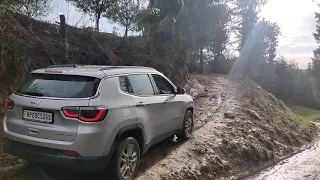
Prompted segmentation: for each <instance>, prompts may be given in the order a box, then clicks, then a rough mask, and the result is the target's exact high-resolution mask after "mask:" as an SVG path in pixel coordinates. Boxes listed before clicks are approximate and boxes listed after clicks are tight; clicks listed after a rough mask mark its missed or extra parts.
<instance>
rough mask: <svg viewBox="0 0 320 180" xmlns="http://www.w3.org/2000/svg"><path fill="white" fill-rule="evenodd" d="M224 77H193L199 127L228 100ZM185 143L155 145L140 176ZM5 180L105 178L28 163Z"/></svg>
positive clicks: (190, 90) (191, 88) (144, 160)
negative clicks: (225, 99) (225, 92)
mask: <svg viewBox="0 0 320 180" xmlns="http://www.w3.org/2000/svg"><path fill="white" fill-rule="evenodd" d="M224 81H225V78H224V77H222V76H221V77H219V76H218V77H216V78H214V79H213V80H212V76H210V77H206V76H193V77H192V78H191V79H190V82H189V83H188V85H187V87H186V89H187V91H188V93H189V94H190V95H192V96H193V97H194V99H195V104H196V109H195V113H196V114H195V130H198V129H200V128H201V127H203V126H204V125H205V124H206V123H207V122H208V119H209V118H211V117H212V116H213V115H214V113H215V112H216V110H217V109H219V107H220V106H221V104H222V103H223V101H224V97H225V95H224V91H223V90H224ZM179 146H181V143H178V142H170V141H165V142H162V143H160V144H158V145H157V146H155V147H153V148H151V149H150V150H149V152H148V153H147V154H146V155H145V156H144V157H143V158H142V160H141V163H140V170H139V175H143V174H144V172H145V171H147V170H148V169H150V168H151V167H152V166H153V165H154V164H156V163H157V162H159V161H161V160H162V159H164V158H165V157H166V156H167V155H168V154H170V153H171V152H173V151H174V150H176V149H177V148H179ZM0 179H1V180H9V179H10V180H35V179H44V180H70V179H77V180H82V179H95V180H99V179H105V176H104V175H103V174H85V173H80V172H72V171H70V170H66V169H59V168H54V167H49V166H47V167H46V166H42V167H41V168H40V167H39V166H35V165H28V166H26V167H25V168H22V169H19V170H17V171H15V172H14V173H12V172H11V173H10V174H9V175H7V176H6V177H0Z"/></svg>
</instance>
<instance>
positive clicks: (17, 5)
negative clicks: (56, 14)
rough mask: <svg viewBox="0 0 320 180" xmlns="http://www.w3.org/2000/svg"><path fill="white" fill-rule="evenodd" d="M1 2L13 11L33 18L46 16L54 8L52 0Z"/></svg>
mask: <svg viewBox="0 0 320 180" xmlns="http://www.w3.org/2000/svg"><path fill="white" fill-rule="evenodd" d="M0 4H1V5H2V6H4V7H6V8H7V9H9V10H11V11H13V12H16V13H20V14H24V15H26V16H28V17H31V18H41V17H45V16H47V15H48V14H49V13H50V12H51V10H52V8H51V0H13V1H11V0H3V1H1V3H0Z"/></svg>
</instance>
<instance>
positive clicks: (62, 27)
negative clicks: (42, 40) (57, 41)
mask: <svg viewBox="0 0 320 180" xmlns="http://www.w3.org/2000/svg"><path fill="white" fill-rule="evenodd" d="M60 35H61V38H62V40H63V43H64V45H65V59H64V60H62V61H61V62H62V64H67V62H68V38H67V25H66V17H65V16H64V15H63V14H62V15H60Z"/></svg>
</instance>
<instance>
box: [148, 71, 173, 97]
mask: <svg viewBox="0 0 320 180" xmlns="http://www.w3.org/2000/svg"><path fill="white" fill-rule="evenodd" d="M152 77H153V79H154V82H155V83H156V85H157V87H158V89H159V91H160V92H159V93H160V94H174V87H173V86H172V85H171V84H170V83H169V82H168V81H167V80H166V79H165V78H163V77H162V76H159V75H154V74H153V75H152Z"/></svg>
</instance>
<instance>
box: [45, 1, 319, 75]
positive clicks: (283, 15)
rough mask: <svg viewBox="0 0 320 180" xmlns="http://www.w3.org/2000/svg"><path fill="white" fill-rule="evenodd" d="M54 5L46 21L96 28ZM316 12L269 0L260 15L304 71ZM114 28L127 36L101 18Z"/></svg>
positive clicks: (306, 4) (304, 4)
mask: <svg viewBox="0 0 320 180" xmlns="http://www.w3.org/2000/svg"><path fill="white" fill-rule="evenodd" d="M53 6H54V7H53V11H52V13H51V14H50V15H49V16H47V17H46V18H44V20H47V21H50V22H55V21H58V16H59V15H60V14H65V15H66V19H67V24H70V25H75V26H78V27H83V26H86V27H87V26H94V21H93V19H92V18H91V17H90V16H88V15H83V14H82V13H81V12H79V11H78V10H77V9H76V8H75V7H74V6H73V5H71V4H70V3H66V1H65V0H53ZM316 11H318V12H320V8H319V7H318V6H317V5H316V4H315V3H314V2H313V0H268V3H267V4H266V5H265V6H264V8H263V9H262V12H261V14H260V16H261V17H264V18H265V19H266V20H269V21H271V22H276V23H277V24H278V25H279V26H280V28H281V32H282V35H281V37H280V40H279V48H278V52H279V53H280V54H282V55H284V56H285V57H287V58H288V59H290V60H294V61H296V62H297V63H298V65H299V67H300V68H303V69H304V68H306V67H307V66H308V63H309V62H311V58H312V56H313V53H312V52H313V50H314V49H315V48H316V47H317V43H316V41H315V40H314V38H313V35H312V33H313V32H315V29H316V22H315V16H314V12H316ZM114 28H116V31H117V32H118V33H119V34H122V33H123V28H121V27H120V26H119V25H117V24H114V23H111V22H109V21H108V20H106V19H105V18H102V19H101V24H100V30H101V31H105V32H113V31H114Z"/></svg>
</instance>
